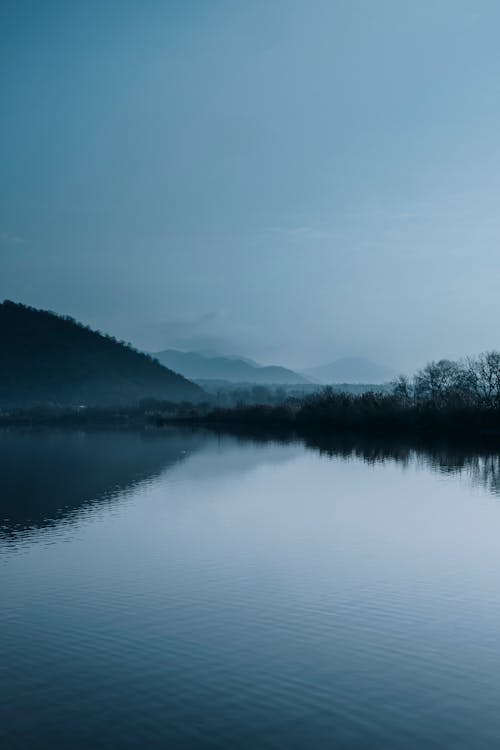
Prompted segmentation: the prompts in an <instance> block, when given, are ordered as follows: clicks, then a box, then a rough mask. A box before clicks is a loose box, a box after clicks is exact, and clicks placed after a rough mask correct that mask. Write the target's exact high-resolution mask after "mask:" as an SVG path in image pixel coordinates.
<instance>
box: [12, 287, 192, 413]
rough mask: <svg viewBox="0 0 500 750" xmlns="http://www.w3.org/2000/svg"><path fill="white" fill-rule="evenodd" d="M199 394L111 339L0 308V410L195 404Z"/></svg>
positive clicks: (38, 313) (50, 316) (39, 313)
mask: <svg viewBox="0 0 500 750" xmlns="http://www.w3.org/2000/svg"><path fill="white" fill-rule="evenodd" d="M202 396H203V391H202V389H201V388H200V387H199V386H197V385H195V384H194V383H191V382H190V381H189V380H186V379H185V378H184V377H182V376H181V375H178V374H177V373H174V372H172V371H171V370H168V369H167V368H166V367H163V366H162V365H161V364H160V363H159V362H157V361H156V360H155V359H153V358H152V357H150V356H148V355H147V354H143V353H141V352H138V351H136V350H135V349H133V348H132V347H131V346H129V345H127V344H125V343H123V342H119V341H116V339H114V338H112V337H111V336H106V335H103V334H101V333H99V332H97V331H93V330H91V329H90V328H88V327H86V326H83V325H82V324H80V323H77V322H76V321H75V320H73V319H72V318H69V317H63V316H60V315H55V314H54V313H52V312H48V311H45V310H37V309H34V308H32V307H26V306H25V305H20V304H16V303H14V302H10V301H7V300H6V301H5V302H3V304H0V406H3V407H5V406H29V405H31V404H34V403H56V404H71V405H80V404H82V405H87V404H106V405H114V404H124V403H133V402H136V401H138V400H140V399H142V398H157V399H164V400H171V401H183V400H186V401H196V400H199V399H200V398H201V397H202Z"/></svg>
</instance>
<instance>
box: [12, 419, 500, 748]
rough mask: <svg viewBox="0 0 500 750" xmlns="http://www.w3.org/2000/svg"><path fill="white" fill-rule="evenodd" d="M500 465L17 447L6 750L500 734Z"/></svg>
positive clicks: (302, 448)
mask: <svg viewBox="0 0 500 750" xmlns="http://www.w3.org/2000/svg"><path fill="white" fill-rule="evenodd" d="M499 477H500V464H499V456H498V455H497V454H496V453H495V452H494V451H491V450H482V451H480V452H476V453H475V452H474V451H471V450H468V449H466V448H460V449H458V448H454V449H453V450H451V449H450V448H449V447H446V446H433V447H429V446H427V447H426V448H420V449H417V448H415V447H414V446H410V445H404V444H402V443H397V444H396V443H393V444H391V443H381V442H369V441H356V440H350V439H347V438H343V439H332V438H325V437H320V436H309V437H308V438H307V440H305V441H299V440H296V439H289V438H287V439H285V438H283V439H282V440H275V439H268V440H262V439H257V438H256V437H255V436H253V438H252V439H244V438H243V437H242V436H239V437H236V436H234V437H231V436H227V435H226V436H223V435H214V434H208V433H202V432H189V431H182V432H181V431H174V430H172V431H165V432H156V431H151V432H148V433H134V432H125V431H124V432H96V433H90V432H89V433H84V432H70V431H68V432H64V431H54V432H50V431H47V432H45V431H40V432H21V431H12V432H3V433H0V492H1V495H0V498H1V499H0V526H1V528H0V597H1V601H2V607H1V609H0V652H1V656H2V658H1V660H0V685H1V686H2V696H1V698H2V700H1V701H0V746H1V747H5V748H9V750H10V749H11V748H29V749H30V750H31V749H32V748H35V749H36V748H53V747H71V748H77V749H79V748H89V747H92V748H106V749H107V748H117V747H120V748H143V747H148V748H180V750H183V748H252V750H254V748H256V747H258V748H300V749H302V748H308V749H309V748H320V750H321V749H322V748H356V749H357V748H384V749H390V748H398V749H399V748H411V749H413V748H415V750H416V749H417V748H418V749H419V750H420V748H422V747H425V748H440V749H441V748H443V749H444V748H451V747H453V748H464V750H465V748H467V750H469V748H474V750H476V749H479V750H481V748H492V747H496V746H497V745H498V743H499V741H500V717H499V716H498V710H497V696H498V692H499V689H500V649H499V646H498V635H497V632H498V621H499V616H500V586H499V584H498V581H499V580H500V545H499V544H498V539H499V537H500V506H499V505H498V503H497V500H496V498H497V494H498V493H499V491H500V478H499Z"/></svg>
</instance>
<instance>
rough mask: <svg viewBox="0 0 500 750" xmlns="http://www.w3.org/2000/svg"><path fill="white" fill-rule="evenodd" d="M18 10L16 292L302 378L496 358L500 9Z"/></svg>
mask: <svg viewBox="0 0 500 750" xmlns="http://www.w3.org/2000/svg"><path fill="white" fill-rule="evenodd" d="M0 14H1V32H0V33H1V44H0V57H1V64H0V87H1V96H2V118H1V119H0V159H1V163H2V170H1V175H0V297H2V298H3V297H8V298H11V299H13V300H16V301H21V302H24V303H27V304H31V305H35V306H40V307H45V308H49V309H52V310H55V311H57V312H61V313H67V314H70V315H73V316H74V317H76V318H78V319H80V320H82V321H84V322H85V323H89V324H91V325H92V326H95V327H98V328H100V329H102V330H106V331H109V332H110V333H113V334H114V335H117V336H119V337H120V338H124V339H126V340H130V341H132V343H134V344H135V345H137V346H139V347H142V348H145V349H149V350H158V349H161V348H166V347H167V346H176V347H180V348H185V349H189V348H193V349H199V348H203V349H206V348H210V349H216V350H218V351H222V352H225V353H238V354H243V355H246V356H250V357H254V358H256V359H257V360H259V361H261V362H263V363H279V364H283V365H288V366H292V367H306V366H310V365H315V364H318V363H321V362H327V361H329V360H331V359H334V358H336V357H341V356H352V355H365V356H369V357H372V358H373V359H376V360H377V361H381V362H383V363H384V364H386V365H387V366H389V367H392V368H394V369H397V370H412V369H414V368H416V367H418V366H420V365H422V364H424V363H425V361H427V360H428V359H431V358H437V357H453V358H454V357H460V356H463V355H466V354H475V353H477V352H480V351H482V350H484V349H488V348H494V347H498V346H499V340H498V325H497V321H498V317H499V314H500V296H499V295H498V278H499V270H500V268H499V266H500V263H499V254H498V241H499V239H500V223H499V221H500V220H499V219H498V210H497V206H498V201H499V198H500V168H499V167H500V151H499V148H498V146H499V133H498V122H499V117H500V88H499V83H498V82H499V80H500V49H499V47H498V24H499V22H500V6H499V5H498V3H495V2H481V1H479V2H474V3H471V2H460V0H443V2H440V3H439V4H436V3H435V2H430V1H429V0H424V1H423V2H419V3H399V2H387V1H384V0H380V2H376V3H375V2H368V0H366V1H365V2H355V3H353V2H352V1H351V0H346V1H345V2H331V1H329V0H328V1H326V0H325V2H322V1H317V0H312V1H310V2H305V1H304V2H294V1H293V0H286V2H285V1H284V0H283V1H282V2H280V1H278V2H274V3H268V2H259V1H258V0H256V1H255V2H251V3H232V2H211V3H205V2H194V1H193V2H154V1H150V2H141V3H138V2H128V1H127V0H121V1H120V2H113V1H111V0H106V1H105V2H98V1H97V0H88V2H85V3H83V2H82V3H64V2H56V1H52V0H46V2H44V3H35V2H24V3H19V2H14V1H12V2H11V1H9V0H4V2H2V4H1V9H0Z"/></svg>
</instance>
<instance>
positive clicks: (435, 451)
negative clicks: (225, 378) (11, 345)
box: [0, 429, 500, 537]
mask: <svg viewBox="0 0 500 750" xmlns="http://www.w3.org/2000/svg"><path fill="white" fill-rule="evenodd" d="M252 445H253V449H252ZM238 446H239V449H238ZM243 446H245V449H244V450H243ZM257 446H259V449H258V450H257V449H256V448H257ZM271 446H274V448H273V449H272V450H271V449H270V448H271ZM279 446H281V448H280V449H279V450H278V447H279ZM283 446H288V447H289V448H292V447H293V450H287V451H283ZM301 446H303V447H305V448H306V449H308V450H312V451H317V452H319V453H320V454H321V455H323V456H326V457H331V458H340V459H342V460H346V461H349V460H359V461H363V462H365V463H370V464H382V463H385V462H396V463H398V464H401V465H403V466H410V465H415V464H417V465H421V466H423V467H424V466H425V467H427V468H429V469H430V470H432V471H433V472H439V473H441V474H445V475H453V474H464V475H466V476H467V477H468V479H469V480H470V481H471V482H472V483H473V484H475V485H480V486H481V487H483V488H485V489H487V490H488V491H489V492H491V493H492V494H495V495H500V452H499V451H498V449H494V448H492V447H491V446H489V447H488V446H483V447H482V448H481V449H476V448H472V447H470V446H466V445H459V446H457V445H453V446H451V445H449V444H445V443H439V444H425V445H424V444H419V445H415V444H411V443H405V442H402V441H384V440H367V439H359V438H354V437H351V438H350V437H347V436H342V437H332V436H327V435H324V434H308V435H306V436H304V435H302V436H298V435H296V434H283V433H274V434H269V433H266V434H262V433H257V434H256V433H255V432H249V431H241V430H238V431H234V430H233V431H232V432H231V433H228V432H227V431H225V432H223V433H221V432H215V431H213V430H207V429H203V430H191V429H189V430H188V429H168V430H158V431H156V430H151V431H146V432H144V431H137V432H135V431H122V432H120V431H96V432H81V431H71V430H68V431H64V430H54V431H50V430H39V431H18V430H12V431H4V432H0V536H4V537H10V536H17V535H18V534H20V533H21V534H22V533H23V532H25V531H27V530H32V531H33V530H36V529H42V528H44V527H47V526H52V525H57V524H59V523H62V522H68V521H69V520H70V519H71V518H72V517H73V516H74V515H75V514H76V513H77V512H79V511H82V510H84V509H85V508H89V507H91V506H94V505H95V504H99V503H101V504H102V503H106V502H117V501H118V500H119V498H120V497H123V494H124V493H126V492H127V491H129V490H131V489H133V488H134V487H136V486H138V485H139V484H141V483H144V482H149V481H152V480H154V479H155V477H158V476H160V475H161V474H164V473H166V472H169V471H171V470H172V469H173V468H174V467H175V466H176V465H178V464H179V463H181V462H185V461H189V460H190V459H191V458H192V457H193V455H194V454H197V455H198V456H199V457H200V458H199V460H197V462H196V463H193V475H196V476H197V478H198V479H199V480H201V481H203V478H204V474H206V476H207V478H208V477H209V476H213V475H216V474H219V473H220V474H227V473H233V474H234V473H235V472H237V473H239V474H241V475H243V473H244V471H246V470H248V469H249V468H252V467H253V466H259V465H261V464H263V463H269V462H271V463H278V462H280V461H283V460H288V459H290V458H293V457H294V456H295V455H297V453H300V451H301ZM263 448H265V450H263ZM268 448H269V449H268Z"/></svg>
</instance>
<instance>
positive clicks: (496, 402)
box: [0, 351, 500, 442]
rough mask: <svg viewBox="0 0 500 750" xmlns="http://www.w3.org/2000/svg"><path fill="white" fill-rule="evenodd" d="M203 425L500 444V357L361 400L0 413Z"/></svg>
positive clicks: (335, 394)
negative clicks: (420, 437)
mask: <svg viewBox="0 0 500 750" xmlns="http://www.w3.org/2000/svg"><path fill="white" fill-rule="evenodd" d="M166 424H184V425H192V426H193V425H204V426H207V427H208V426H209V427H211V428H213V427H217V429H228V430H233V429H235V428H238V429H241V428H246V429H247V430H250V431H253V432H257V431H258V430H261V431H263V432H265V431H270V432H276V431H281V432H283V431H286V432H289V433H290V432H296V433H298V434H300V433H306V432H308V433H311V432H314V431H321V432H328V433H331V434H335V433H346V432H349V433H354V434H356V433H359V434H369V435H373V436H376V435H380V436H394V437H396V436H419V435H421V436H443V437H446V438H448V439H449V438H452V439H453V438H457V439H467V440H477V439H480V438H485V437H488V438H492V439H493V440H495V441H496V440H498V441H499V442H500V352H495V351H493V352H486V353H484V354H482V355H480V356H479V357H477V358H476V359H468V360H464V361H462V362H452V361H450V360H441V361H439V362H431V363H430V364H428V365H427V366H426V367H425V368H424V369H423V370H420V371H419V372H417V373H416V375H415V376H414V377H413V378H411V379H410V378H406V377H404V376H401V377H400V378H398V379H397V380H396V381H395V382H394V383H392V385H391V388H390V389H387V388H385V390H382V389H381V390H380V391H379V390H375V389H374V390H372V391H368V392H365V393H360V394H352V393H345V392H339V391H338V390H336V389H334V388H331V387H326V388H323V389H321V390H319V391H317V392H315V393H313V394H310V395H306V396H295V397H288V398H284V399H283V401H282V402H280V403H274V404H237V405H236V406H232V407H220V406H217V405H216V404H215V403H214V401H211V400H210V399H208V400H207V401H206V402H205V403H202V404H191V403H188V402H184V403H182V404H174V403H170V402H161V401H154V400H152V399H148V400H147V401H143V402H141V403H140V404H138V405H134V406H130V407H116V406H115V407H113V408H105V407H99V408H98V407H91V406H89V407H85V408H84V407H82V406H79V407H74V408H68V407H59V406H57V405H50V406H47V405H45V406H37V407H33V408H32V409H19V410H8V411H3V412H0V426H2V425H3V426H34V425H59V426H69V427H71V426H82V427H92V426H99V425H102V426H107V425H110V426H115V427H116V426H120V427H137V426H149V427H153V426H156V427H162V426H164V425H166Z"/></svg>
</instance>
